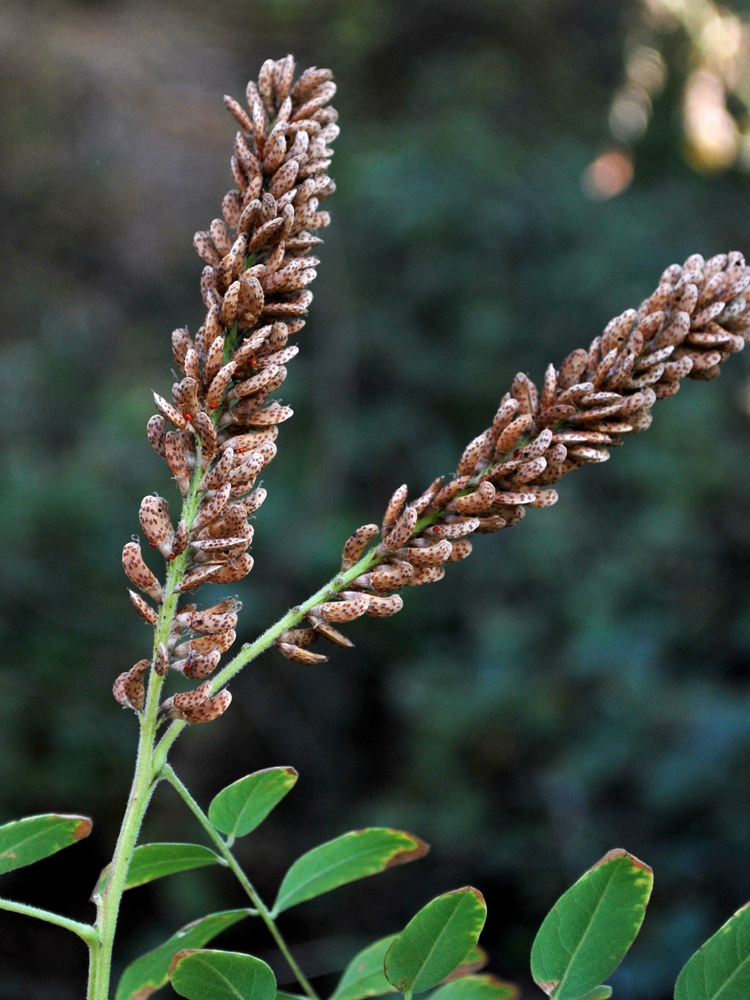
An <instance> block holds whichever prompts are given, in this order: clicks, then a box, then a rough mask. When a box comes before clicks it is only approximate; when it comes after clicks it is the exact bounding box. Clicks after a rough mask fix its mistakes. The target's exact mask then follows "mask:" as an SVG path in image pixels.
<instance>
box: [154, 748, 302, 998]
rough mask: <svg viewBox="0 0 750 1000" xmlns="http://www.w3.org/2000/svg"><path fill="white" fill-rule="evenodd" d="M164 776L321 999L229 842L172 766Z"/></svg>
mask: <svg viewBox="0 0 750 1000" xmlns="http://www.w3.org/2000/svg"><path fill="white" fill-rule="evenodd" d="M161 777H163V778H164V780H165V781H168V782H169V783H170V785H172V787H173V788H174V789H175V791H176V792H177V793H178V794H179V795H181V796H182V798H183V799H184V800H185V803H186V804H187V807H188V809H190V811H191V812H192V813H193V815H194V816H195V817H196V819H197V820H198V822H199V823H200V824H201V826H202V827H203V829H204V830H205V831H206V833H207V834H208V836H209V837H210V838H211V840H212V841H213V842H214V844H216V846H217V847H218V849H219V852H220V853H221V855H222V857H223V858H224V860H225V861H226V862H227V864H228V865H229V867H230V868H231V869H232V871H233V872H234V874H235V876H236V877H237V881H238V882H239V883H240V885H241V886H242V888H243V889H244V890H245V892H246V893H247V895H248V896H249V897H250V899H251V901H252V903H253V905H254V906H255V908H256V909H257V911H258V916H259V917H260V918H261V920H262V921H263V923H264V924H265V925H266V927H267V928H268V930H269V931H270V932H271V934H272V936H273V939H274V941H275V942H276V944H277V945H278V947H279V950H280V951H281V953H282V955H283V956H284V958H285V959H286V960H287V963H288V964H289V968H290V969H291V970H292V972H293V973H294V975H295V976H296V977H297V981H298V982H299V984H300V986H301V987H302V989H303V990H304V991H305V993H306V994H307V996H308V997H309V998H310V1000H319V997H318V994H317V993H316V992H315V990H314V988H313V986H312V984H311V983H310V981H309V980H308V978H307V977H306V976H305V974H304V972H303V971H302V969H300V967H299V965H298V964H297V962H296V961H295V959H294V956H293V955H292V953H291V951H290V950H289V946H288V945H287V943H286V941H285V940H284V938H283V937H282V935H281V932H280V931H279V929H278V927H277V926H276V921H275V920H274V918H273V916H272V915H271V913H270V911H269V909H268V907H267V906H266V905H265V903H264V902H263V900H262V899H261V898H260V896H259V895H258V893H257V891H256V889H255V888H254V887H253V885H252V883H251V882H250V880H249V879H248V877H247V875H245V873H244V871H243V870H242V868H241V867H240V865H239V864H238V862H237V859H236V858H235V856H234V855H233V854H232V852H231V851H230V850H229V846H228V844H227V843H226V841H225V840H224V838H223V837H222V836H221V835H220V834H219V833H218V832H217V831H216V830H215V829H214V827H213V825H212V823H211V821H210V820H209V818H208V816H206V814H205V813H204V812H203V810H202V809H201V807H200V806H199V805H198V803H197V802H196V801H195V799H194V798H193V796H192V795H191V794H190V792H189V791H188V789H187V788H186V787H185V785H183V783H182V782H181V781H180V779H179V778H178V777H177V775H176V774H175V773H174V771H173V770H172V768H171V767H170V765H169V764H164V766H163V767H162V769H161Z"/></svg>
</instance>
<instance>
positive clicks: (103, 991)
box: [87, 448, 203, 1000]
mask: <svg viewBox="0 0 750 1000" xmlns="http://www.w3.org/2000/svg"><path fill="white" fill-rule="evenodd" d="M202 474H203V471H202V469H201V468H200V448H199V449H198V460H197V462H196V470H195V472H194V473H193V476H192V479H191V483H190V489H189V491H188V494H187V496H186V497H185V500H184V502H183V508H182V517H183V518H184V520H185V522H186V523H187V526H188V528H190V527H191V525H192V523H193V521H194V519H195V515H196V513H197V510H198V504H199V500H200V495H199V493H198V483H199V482H200V479H201V477H202ZM187 564H188V550H186V551H185V552H183V553H182V554H181V555H179V556H178V557H177V558H176V559H173V560H172V562H171V563H170V565H169V569H168V572H167V581H166V587H165V598H164V601H163V603H162V605H161V608H160V609H159V618H158V620H157V623H156V626H155V628H154V657H156V653H157V650H158V648H159V644H160V643H163V644H164V645H166V644H167V642H168V640H169V634H170V631H171V629H172V622H173V621H174V616H175V613H176V611H177V603H178V601H179V598H180V592H179V591H178V590H177V587H178V586H179V584H180V581H181V580H182V578H183V576H184V574H185V570H186V568H187ZM163 683H164V678H163V677H159V676H158V675H157V674H156V673H155V672H154V671H153V670H152V671H151V674H150V677H149V684H148V694H147V696H146V704H145V706H144V709H143V712H142V713H141V716H140V736H139V740H138V756H137V758H136V766H135V774H134V775H133V784H132V786H131V789H130V796H129V798H128V804H127V807H126V809H125V815H124V816H123V820H122V825H121V827H120V833H119V835H118V838H117V845H116V847H115V852H114V855H113V857H112V862H111V864H110V869H109V875H108V877H107V885H106V888H105V890H104V892H103V893H102V894H101V895H99V894H96V895H95V896H94V902H95V903H96V907H97V912H98V917H97V929H98V931H99V939H98V942H97V944H96V945H95V946H92V949H91V963H90V967H89V984H88V993H87V1000H107V998H108V997H109V982H110V976H111V968H112V949H113V946H114V939H115V931H116V928H117V918H118V915H119V911H120V902H121V900H122V894H123V892H124V891H125V881H126V878H127V873H128V868H129V867H130V860H131V858H132V856H133V850H134V849H135V845H136V841H137V840H138V833H139V831H140V828H141V824H142V822H143V817H144V815H145V814H146V809H147V808H148V804H149V802H150V800H151V796H152V795H153V792H154V788H155V787H156V784H157V782H158V780H159V776H158V775H159V769H158V767H156V766H155V764H154V742H155V739H156V729H157V724H158V723H157V718H158V712H159V704H160V700H161V689H162V685H163Z"/></svg>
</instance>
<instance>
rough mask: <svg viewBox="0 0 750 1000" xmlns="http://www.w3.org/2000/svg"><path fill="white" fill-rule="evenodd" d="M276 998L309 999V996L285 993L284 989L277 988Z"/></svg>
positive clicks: (277, 999) (289, 999)
mask: <svg viewBox="0 0 750 1000" xmlns="http://www.w3.org/2000/svg"><path fill="white" fill-rule="evenodd" d="M276 1000H307V998H306V997H305V996H304V995H301V994H299V993H285V992H284V991H283V990H277V991H276Z"/></svg>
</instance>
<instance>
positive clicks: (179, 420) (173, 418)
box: [153, 392, 187, 430]
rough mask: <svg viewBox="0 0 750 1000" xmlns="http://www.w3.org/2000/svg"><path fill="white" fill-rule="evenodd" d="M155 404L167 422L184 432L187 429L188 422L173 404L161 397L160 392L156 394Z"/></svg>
mask: <svg viewBox="0 0 750 1000" xmlns="http://www.w3.org/2000/svg"><path fill="white" fill-rule="evenodd" d="M153 395H154V402H155V403H156V408H157V410H159V412H160V413H162V414H163V415H164V416H165V417H166V418H167V420H168V421H169V422H170V423H171V424H174V426H175V427H177V428H179V429H180V430H184V429H185V428H186V427H187V420H186V419H185V417H183V415H182V414H181V413H180V412H179V410H177V409H176V408H175V407H174V406H172V404H171V403H168V402H167V400H166V399H164V397H163V396H160V395H159V393H158V392H155V393H154V394H153Z"/></svg>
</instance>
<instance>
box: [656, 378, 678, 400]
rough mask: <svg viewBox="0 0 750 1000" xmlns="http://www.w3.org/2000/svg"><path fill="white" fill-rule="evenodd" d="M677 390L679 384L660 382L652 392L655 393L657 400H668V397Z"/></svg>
mask: <svg viewBox="0 0 750 1000" xmlns="http://www.w3.org/2000/svg"><path fill="white" fill-rule="evenodd" d="M679 389H680V383H679V382H660V383H659V384H658V385H656V386H654V392H655V393H656V398H657V399H669V397H670V396H674V394H675V393H676V392H678V391H679Z"/></svg>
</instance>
